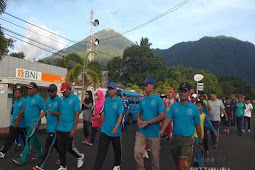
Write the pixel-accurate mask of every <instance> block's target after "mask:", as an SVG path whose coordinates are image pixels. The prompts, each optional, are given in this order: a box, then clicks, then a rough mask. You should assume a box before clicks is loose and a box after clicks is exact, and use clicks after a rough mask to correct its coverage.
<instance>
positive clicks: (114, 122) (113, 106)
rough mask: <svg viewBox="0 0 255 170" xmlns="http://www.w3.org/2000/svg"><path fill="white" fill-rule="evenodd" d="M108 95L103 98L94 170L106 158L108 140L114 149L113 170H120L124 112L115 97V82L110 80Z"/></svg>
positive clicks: (120, 102)
mask: <svg viewBox="0 0 255 170" xmlns="http://www.w3.org/2000/svg"><path fill="white" fill-rule="evenodd" d="M107 87H108V94H109V96H108V97H107V98H106V99H105V102H104V109H103V115H102V119H103V124H102V128H101V132H100V137H99V144H98V149H97V156H96V161H95V163H94V170H99V169H100V168H101V167H102V165H103V163H104V160H105V158H106V155H107V152H108V148H109V145H110V141H111V142H112V145H113V149H114V167H113V170H120V163H121V144H120V137H121V126H120V125H121V121H122V117H123V114H124V108H123V102H122V100H121V99H120V98H118V97H117V95H116V93H117V89H116V84H115V83H114V82H110V83H109V84H108V86H107Z"/></svg>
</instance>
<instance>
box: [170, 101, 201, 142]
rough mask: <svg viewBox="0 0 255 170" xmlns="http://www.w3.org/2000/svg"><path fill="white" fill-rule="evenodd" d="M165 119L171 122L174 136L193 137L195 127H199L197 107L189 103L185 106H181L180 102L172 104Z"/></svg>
mask: <svg viewBox="0 0 255 170" xmlns="http://www.w3.org/2000/svg"><path fill="white" fill-rule="evenodd" d="M166 117H167V118H168V119H171V120H173V135H174V136H184V137H189V136H193V135H194V133H195V126H196V125H200V113H199V110H198V107H197V106H196V105H194V104H192V103H191V102H190V101H189V102H188V103H187V104H186V105H183V104H182V103H181V102H178V103H174V104H172V106H171V108H170V110H169V111H168V113H167V116H166Z"/></svg>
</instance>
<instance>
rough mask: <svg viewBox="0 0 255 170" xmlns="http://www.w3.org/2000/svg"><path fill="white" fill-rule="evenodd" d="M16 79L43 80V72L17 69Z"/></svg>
mask: <svg viewBox="0 0 255 170" xmlns="http://www.w3.org/2000/svg"><path fill="white" fill-rule="evenodd" d="M16 77H19V78H24V79H30V80H42V72H38V71H32V70H26V69H22V68H16Z"/></svg>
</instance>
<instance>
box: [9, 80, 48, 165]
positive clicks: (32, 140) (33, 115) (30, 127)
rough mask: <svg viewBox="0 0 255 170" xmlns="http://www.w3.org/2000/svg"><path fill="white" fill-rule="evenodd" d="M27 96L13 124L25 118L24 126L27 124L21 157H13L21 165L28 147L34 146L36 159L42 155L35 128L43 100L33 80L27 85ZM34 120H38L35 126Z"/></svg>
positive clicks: (24, 160) (26, 156)
mask: <svg viewBox="0 0 255 170" xmlns="http://www.w3.org/2000/svg"><path fill="white" fill-rule="evenodd" d="M27 89H28V90H27V91H28V95H29V96H28V97H27V99H26V104H25V106H24V107H23V108H22V110H21V112H20V113H19V115H18V117H17V118H16V119H15V126H18V125H19V123H20V121H21V120H22V119H23V117H24V118H25V121H26V126H27V136H26V145H25V148H24V150H23V152H22V155H21V157H20V158H19V159H18V160H15V159H13V162H15V163H16V164H18V165H23V164H24V163H25V162H26V160H27V158H28V155H29V153H30V149H31V148H32V146H33V145H34V146H35V149H36V155H37V158H34V159H38V158H41V157H42V156H43V154H42V147H41V144H40V141H39V137H38V134H37V130H38V128H39V126H40V124H41V121H40V120H38V117H39V116H40V114H41V110H43V107H44V105H43V103H44V100H43V98H42V97H41V96H39V95H38V93H37V85H36V84H35V83H34V82H31V83H29V84H28V86H27ZM35 122H38V125H37V127H34V124H35Z"/></svg>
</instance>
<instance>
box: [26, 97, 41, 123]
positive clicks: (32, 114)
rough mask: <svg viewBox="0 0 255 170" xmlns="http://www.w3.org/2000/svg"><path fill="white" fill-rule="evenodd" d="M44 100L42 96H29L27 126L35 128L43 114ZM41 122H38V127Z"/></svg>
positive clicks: (27, 101)
mask: <svg viewBox="0 0 255 170" xmlns="http://www.w3.org/2000/svg"><path fill="white" fill-rule="evenodd" d="M43 103H44V100H43V98H42V97H41V96H39V95H38V94H36V95H34V96H32V97H31V96H28V97H27V100H26V106H25V114H24V116H25V121H26V126H34V124H35V122H36V120H37V119H38V117H39V116H40V114H41V110H43V107H44V105H43ZM40 124H41V121H39V122H38V127H39V126H40Z"/></svg>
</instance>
